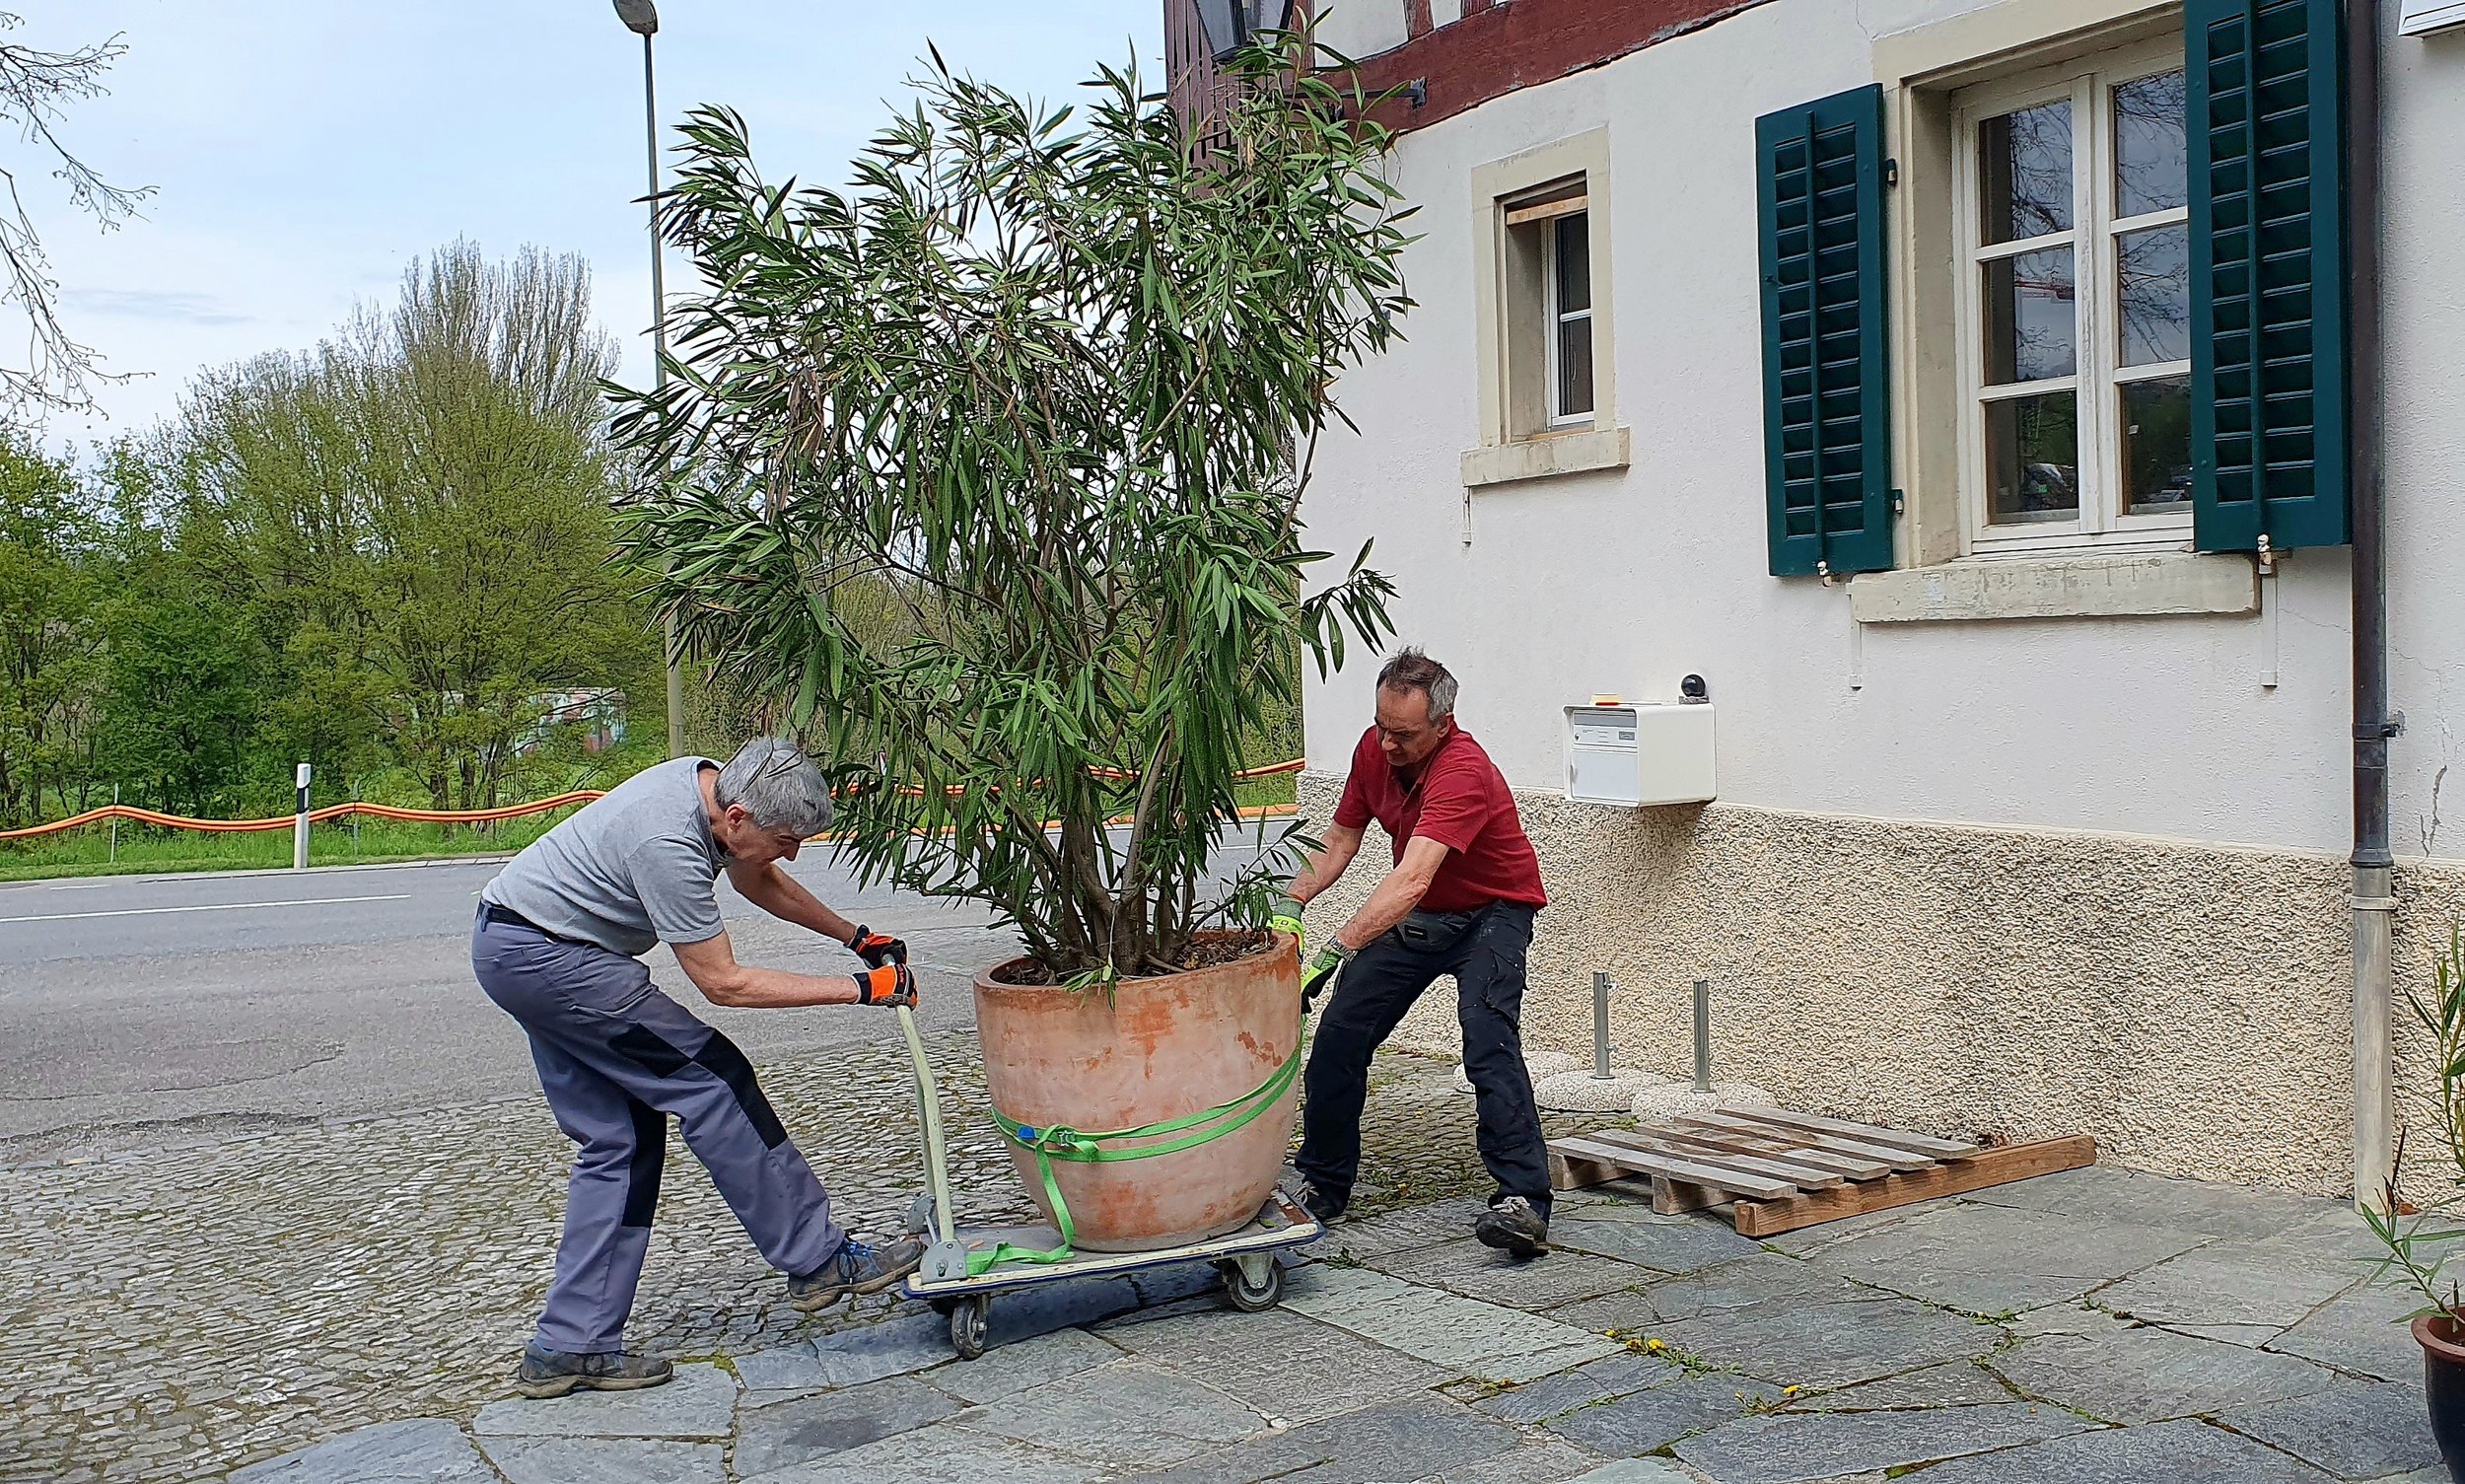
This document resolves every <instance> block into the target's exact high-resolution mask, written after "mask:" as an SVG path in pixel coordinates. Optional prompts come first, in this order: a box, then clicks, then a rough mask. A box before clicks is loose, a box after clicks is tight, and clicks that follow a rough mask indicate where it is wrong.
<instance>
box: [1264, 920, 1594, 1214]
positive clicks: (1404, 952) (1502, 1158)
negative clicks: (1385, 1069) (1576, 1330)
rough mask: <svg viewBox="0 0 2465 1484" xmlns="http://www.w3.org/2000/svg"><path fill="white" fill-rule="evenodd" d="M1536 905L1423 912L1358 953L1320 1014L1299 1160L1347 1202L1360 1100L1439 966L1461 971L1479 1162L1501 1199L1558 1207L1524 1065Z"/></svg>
mask: <svg viewBox="0 0 2465 1484" xmlns="http://www.w3.org/2000/svg"><path fill="white" fill-rule="evenodd" d="M1533 910H1534V909H1532V908H1531V907H1528V906H1524V905H1523V904H1521V903H1519V902H1503V901H1502V902H1492V903H1491V904H1490V905H1488V906H1486V907H1483V908H1480V909H1478V910H1477V911H1472V912H1415V913H1413V914H1412V915H1411V916H1409V917H1407V918H1405V919H1404V920H1403V921H1402V922H1400V923H1398V924H1396V925H1395V926H1394V927H1393V928H1391V929H1389V930H1388V931H1387V932H1385V933H1382V934H1380V935H1379V936H1378V939H1377V941H1376V942H1374V943H1373V944H1371V945H1370V946H1369V947H1368V948H1366V949H1363V950H1362V951H1361V952H1360V953H1358V954H1354V955H1353V960H1352V962H1350V963H1348V964H1346V965H1344V971H1343V973H1342V974H1341V975H1339V976H1338V977H1337V978H1336V981H1335V993H1334V995H1333V996H1332V997H1331V998H1330V999H1329V1001H1328V1003H1327V1007H1326V1013H1325V1014H1324V1015H1323V1016H1321V1017H1320V1018H1319V1021H1318V1034H1317V1039H1316V1041H1315V1042H1314V1043H1312V1044H1311V1046H1310V1048H1309V1067H1308V1070H1307V1071H1306V1072H1305V1073H1304V1074H1303V1080H1302V1088H1303V1093H1304V1100H1303V1103H1302V1139H1301V1153H1300V1155H1299V1156H1297V1157H1296V1158H1295V1159H1294V1161H1293V1167H1294V1168H1295V1169H1297V1170H1299V1171H1300V1172H1301V1175H1302V1177H1303V1178H1304V1179H1306V1180H1308V1181H1309V1183H1311V1184H1312V1185H1315V1186H1317V1187H1318V1189H1319V1190H1321V1191H1323V1192H1325V1193H1326V1194H1327V1195H1330V1196H1333V1197H1336V1198H1337V1199H1349V1198H1350V1196H1351V1194H1352V1188H1353V1178H1354V1176H1355V1175H1356V1174H1357V1173H1358V1172H1359V1169H1360V1165H1361V1106H1362V1103H1363V1102H1364V1101H1365V1100H1366V1099H1367V1098H1368V1096H1369V1093H1370V1056H1371V1053H1372V1052H1373V1051H1375V1050H1377V1048H1378V1043H1379V1042H1381V1041H1383V1040H1385V1039H1386V1038H1387V1036H1388V1035H1390V1034H1391V1033H1393V1031H1394V1029H1395V1026H1396V1025H1397V1024H1398V1023H1399V1022H1401V1021H1402V1020H1403V1018H1404V1012H1406V1011H1408V1010H1410V1009H1411V1008H1412V1002H1413V1001H1415V1000H1418V999H1419V998H1421V993H1422V991H1423V990H1426V989H1428V988H1429V987H1430V985H1431V984H1432V983H1434V982H1436V980H1437V979H1438V976H1439V975H1441V974H1452V975H1454V976H1455V1019H1456V1020H1457V1021H1458V1022H1460V1023H1461V1024H1462V1025H1463V1070H1464V1075H1466V1076H1467V1077H1469V1078H1470V1079H1471V1080H1472V1092H1473V1096H1474V1099H1475V1102H1476V1105H1477V1109H1478V1117H1479V1120H1480V1123H1479V1128H1478V1130H1477V1140H1478V1143H1479V1145H1480V1150H1481V1163H1482V1164H1484V1165H1486V1166H1489V1175H1490V1178H1491V1179H1493V1180H1496V1181H1497V1182H1498V1194H1499V1195H1502V1196H1504V1195H1519V1196H1522V1197H1524V1198H1525V1199H1527V1200H1529V1201H1530V1202H1531V1203H1532V1204H1533V1205H1534V1206H1535V1207H1537V1208H1539V1210H1540V1211H1541V1213H1542V1214H1543V1215H1547V1214H1548V1211H1549V1154H1548V1151H1547V1150H1546V1149H1545V1148H1543V1147H1542V1141H1541V1126H1540V1110H1539V1109H1538V1108H1537V1107H1535V1106H1533V1104H1532V1080H1531V1076H1530V1074H1528V1073H1527V1072H1525V1071H1524V1069H1523V1028H1522V1021H1523V959H1524V954H1525V953H1526V952H1527V951H1528V950H1529V949H1530V948H1531V946H1532V917H1533Z"/></svg>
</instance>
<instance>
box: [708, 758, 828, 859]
mask: <svg viewBox="0 0 2465 1484" xmlns="http://www.w3.org/2000/svg"><path fill="white" fill-rule="evenodd" d="M711 792H712V794H713V795H714V796H715V797H717V799H718V800H719V807H720V808H721V809H726V808H728V807H729V806H731V805H740V806H742V807H743V810H744V812H745V813H748V814H750V815H752V817H753V823H754V826H755V827H756V828H760V829H792V830H794V831H796V833H797V834H798V836H799V837H801V838H806V839H810V838H811V837H812V836H814V835H817V834H820V833H821V832H822V831H823V830H825V829H828V828H829V827H830V819H831V816H832V814H833V813H834V811H833V809H832V807H831V803H830V785H829V783H828V782H827V781H826V780H825V779H823V777H822V776H821V769H820V768H818V767H815V766H814V765H813V760H812V759H811V758H810V757H808V756H806V755H805V749H804V748H802V747H800V746H798V745H797V744H796V743H794V742H789V741H788V740H787V739H786V738H784V737H757V738H754V739H753V740H752V741H751V742H746V743H745V744H744V745H743V746H741V747H739V748H737V755H736V756H735V757H733V758H731V759H729V762H728V765H727V766H726V767H724V768H721V769H720V770H719V782H718V783H716V784H715V785H713V786H712V789H711Z"/></svg>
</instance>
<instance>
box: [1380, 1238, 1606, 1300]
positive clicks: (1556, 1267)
mask: <svg viewBox="0 0 2465 1484" xmlns="http://www.w3.org/2000/svg"><path fill="white" fill-rule="evenodd" d="M1369 1266H1371V1267H1373V1268H1376V1269H1377V1270H1378V1271H1380V1272H1382V1273H1388V1274H1392V1275H1393V1276H1395V1277H1397V1278H1401V1279H1404V1280H1405V1281H1407V1282H1411V1283H1426V1284H1430V1285H1433V1286H1435V1287H1438V1288H1443V1289H1445V1290H1446V1291H1448V1292H1449V1293H1456V1294H1461V1295H1463V1296H1464V1297H1465V1298H1468V1299H1479V1300H1481V1301H1482V1302H1483V1303H1487V1304H1504V1305H1507V1306H1509V1307H1514V1308H1549V1307H1555V1306H1557V1305H1562V1304H1572V1303H1575V1302H1576V1301H1578V1300H1582V1299H1591V1298H1596V1297H1598V1296H1600V1295H1602V1294H1606V1293H1611V1292H1614V1291H1616V1290H1618V1289H1623V1288H1627V1287H1630V1286H1632V1285H1633V1284H1635V1283H1636V1282H1637V1281H1638V1280H1639V1279H1641V1278H1643V1277H1645V1276H1647V1275H1645V1274H1642V1273H1639V1272H1637V1271H1636V1269H1635V1265H1634V1264H1633V1263H1631V1262H1619V1261H1613V1260H1611V1259H1610V1258H1607V1257H1595V1256H1592V1255H1590V1254H1588V1253H1585V1252H1577V1251H1563V1252H1544V1253H1542V1254H1541V1255H1540V1256H1538V1257H1536V1258H1533V1259H1532V1260H1530V1261H1528V1262H1524V1261H1518V1260H1516V1259H1515V1258H1514V1257H1513V1256H1511V1255H1509V1254H1508V1253H1505V1252H1502V1251H1499V1250H1498V1249H1497V1248H1495V1247H1487V1246H1483V1245H1482V1244H1481V1243H1479V1242H1477V1241H1472V1240H1468V1239H1467V1240H1462V1241H1450V1242H1446V1243H1444V1244H1443V1245H1440V1246H1435V1247H1427V1248H1416V1249H1407V1250H1405V1251H1401V1252H1388V1253H1385V1254H1383V1255H1380V1256H1377V1257H1373V1258H1371V1259H1369Z"/></svg>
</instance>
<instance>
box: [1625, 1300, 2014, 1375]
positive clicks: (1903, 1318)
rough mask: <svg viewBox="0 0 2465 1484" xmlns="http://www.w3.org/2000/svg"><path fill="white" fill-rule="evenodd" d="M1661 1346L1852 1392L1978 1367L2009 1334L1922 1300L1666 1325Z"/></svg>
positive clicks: (1773, 1310)
mask: <svg viewBox="0 0 2465 1484" xmlns="http://www.w3.org/2000/svg"><path fill="white" fill-rule="evenodd" d="M1652 1337H1654V1338H1657V1339H1659V1340H1661V1341H1663V1342H1664V1343H1666V1344H1668V1345H1670V1346H1673V1347H1675V1348H1676V1349H1678V1350H1680V1351H1682V1352H1684V1353H1685V1354H1688V1355H1691V1356H1695V1357H1698V1358H1700V1359H1701V1360H1703V1361H1704V1362H1706V1363H1707V1364H1710V1365H1714V1366H1724V1367H1729V1368H1732V1369H1735V1370H1738V1371H1742V1372H1744V1373H1745V1374H1747V1375H1749V1376H1755V1377H1760V1378H1764V1379H1766V1380H1770V1381H1773V1382H1775V1383H1777V1384H1781V1385H1802V1386H1845V1385H1852V1384H1855V1383H1857V1382H1859V1381H1865V1380H1872V1379H1875V1378H1879V1377H1885V1376H1892V1375H1896V1374H1898V1373H1900V1372H1903V1371H1913V1370H1916V1369H1918V1368H1919V1367H1922V1366H1928V1365H1933V1364H1937V1363H1939V1362H1943V1361H1960V1360H1970V1359H1973V1358H1975V1357H1978V1356H1982V1355H1985V1354H1987V1353H1988V1352H1990V1351H1992V1350H1994V1349H1996V1348H1997V1347H1998V1346H2000V1345H2001V1344H2002V1343H2003V1342H2004V1338H2005V1336H2004V1331H2003V1330H2001V1329H1999V1328H1997V1327H1996V1326H1994V1325H1991V1324H1981V1323H1979V1322H1977V1321H1976V1320H1975V1319H1972V1318H1970V1317H1969V1316H1967V1315H1966V1314H1960V1313H1953V1312H1951V1311H1949V1310H1946V1309H1940V1308H1936V1307H1932V1306H1930V1305H1925V1304H1920V1303H1918V1302H1917V1301H1916V1300H1914V1299H1866V1300H1853V1301H1850V1302H1847V1303H1834V1304H1803V1303H1799V1302H1796V1301H1795V1300H1791V1299H1777V1300H1774V1301H1772V1302H1770V1303H1768V1304H1758V1305H1751V1306H1749V1307H1745V1308H1740V1309H1731V1310H1725V1311H1721V1312H1717V1313H1712V1314H1706V1315H1704V1316H1703V1317H1701V1318H1695V1319H1681V1320H1679V1321H1677V1322H1675V1323H1672V1324H1662V1325H1660V1326H1658V1327H1657V1328H1656V1329H1655V1330H1654V1331H1653V1336H1652Z"/></svg>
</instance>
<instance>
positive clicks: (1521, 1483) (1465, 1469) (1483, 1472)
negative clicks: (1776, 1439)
mask: <svg viewBox="0 0 2465 1484" xmlns="http://www.w3.org/2000/svg"><path fill="white" fill-rule="evenodd" d="M1600 1466H1601V1461H1600V1454H1598V1453H1595V1452H1593V1451H1592V1450H1591V1449H1585V1448H1577V1447H1576V1446H1575V1445H1574V1444H1572V1443H1569V1442H1567V1441H1566V1440H1565V1439H1563V1438H1526V1439H1524V1440H1523V1441H1522V1442H1520V1443H1518V1444H1516V1445H1515V1446H1514V1448H1511V1449H1507V1451H1505V1452H1503V1453H1493V1454H1492V1455H1490V1456H1489V1457H1486V1458H1483V1459H1481V1460H1480V1461H1479V1462H1478V1463H1473V1464H1468V1465H1457V1466H1453V1467H1447V1468H1442V1469H1439V1470H1438V1471H1437V1472H1435V1473H1426V1474H1423V1475H1422V1476H1421V1477H1420V1478H1418V1479H1415V1480H1414V1481H1413V1484H1566V1481H1567V1480H1569V1479H1574V1478H1579V1477H1588V1476H1589V1475H1590V1474H1591V1473H1592V1472H1593V1471H1594V1470H1595V1469H1597V1468H1599V1467H1600ZM1321 1467H1323V1465H1321ZM1313 1475H1318V1471H1317V1470H1311V1471H1309V1472H1304V1473H1303V1475H1302V1476H1301V1477H1303V1478H1304V1479H1307V1478H1310V1477H1312V1476H1313ZM1319 1476H1321V1477H1322V1475H1319ZM1676 1477H1679V1478H1683V1476H1682V1475H1679V1476H1676ZM1279 1484H1281V1481H1279ZM1687 1484H1693V1481H1691V1480H1689V1481H1687Z"/></svg>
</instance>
